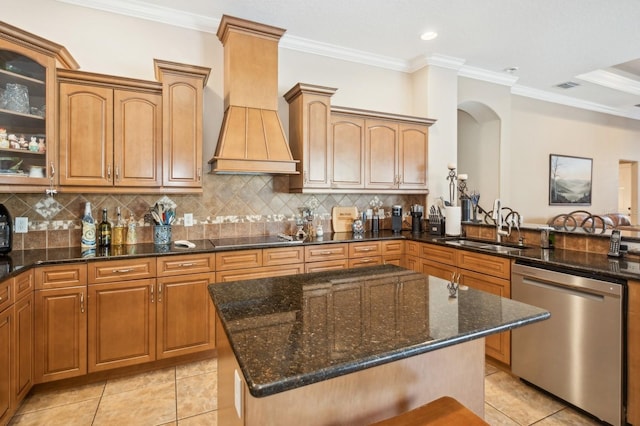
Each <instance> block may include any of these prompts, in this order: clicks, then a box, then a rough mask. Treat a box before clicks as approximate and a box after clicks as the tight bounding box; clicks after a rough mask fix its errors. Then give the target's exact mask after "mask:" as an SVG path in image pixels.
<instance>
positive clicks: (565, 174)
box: [549, 154, 593, 206]
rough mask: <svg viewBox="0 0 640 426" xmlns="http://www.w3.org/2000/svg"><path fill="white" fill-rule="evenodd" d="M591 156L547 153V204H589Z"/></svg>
mask: <svg viewBox="0 0 640 426" xmlns="http://www.w3.org/2000/svg"><path fill="white" fill-rule="evenodd" d="M592 167H593V160H592V159H591V158H583V157H570V156H566V155H556V154H551V155H549V205H551V206H590V205H591V190H592V187H591V177H592Z"/></svg>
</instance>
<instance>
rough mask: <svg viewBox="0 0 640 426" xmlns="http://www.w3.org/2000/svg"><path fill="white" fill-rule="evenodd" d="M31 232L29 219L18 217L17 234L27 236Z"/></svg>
mask: <svg viewBox="0 0 640 426" xmlns="http://www.w3.org/2000/svg"><path fill="white" fill-rule="evenodd" d="M28 230H29V218H28V217H16V224H15V232H16V234H26V233H27V231H28Z"/></svg>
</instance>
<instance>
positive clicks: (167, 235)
mask: <svg viewBox="0 0 640 426" xmlns="http://www.w3.org/2000/svg"><path fill="white" fill-rule="evenodd" d="M153 244H155V245H158V246H161V245H168V244H171V225H155V226H154V227H153Z"/></svg>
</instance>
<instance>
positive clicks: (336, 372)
mask: <svg viewBox="0 0 640 426" xmlns="http://www.w3.org/2000/svg"><path fill="white" fill-rule="evenodd" d="M550 316H551V314H550V313H549V312H544V313H540V314H536V315H531V316H528V317H524V318H522V319H520V320H518V321H515V322H512V323H509V324H505V325H501V326H496V327H491V328H485V329H479V330H476V331H474V332H471V333H464V334H460V335H457V336H455V337H453V338H448V339H439V340H429V341H425V342H424V343H422V344H417V345H413V346H410V347H406V348H403V349H401V350H392V351H389V352H386V353H381V354H377V355H375V356H368V357H364V358H362V359H358V360H356V361H350V362H345V363H343V364H340V365H335V366H330V367H325V368H322V369H319V370H317V371H314V372H312V373H307V374H303V375H297V376H290V377H286V378H283V379H281V380H277V381H274V382H271V383H267V384H260V385H258V384H256V383H255V382H254V381H253V380H252V379H251V375H250V374H249V371H248V369H247V368H246V366H245V365H244V362H242V360H238V365H239V366H240V369H241V370H242V373H243V376H244V377H245V379H246V380H247V388H248V389H249V393H250V394H251V395H252V396H253V397H256V398H263V397H266V396H270V395H275V394H277V393H280V392H285V391H288V390H292V389H297V388H299V387H301V386H306V385H310V384H313V383H318V382H321V381H324V380H328V379H333V378H336V377H340V376H344V375H347V374H350V373H354V372H357V371H362V370H365V369H368V368H371V367H376V366H379V365H383V364H386V363H390V362H393V361H398V360H401V359H405V358H409V357H412V356H415V355H421V354H424V353H427V352H432V351H435V350H438V349H442V348H446V347H449V346H454V345H457V344H460V343H465V342H469V341H471V340H475V339H480V338H483V337H486V336H489V335H492V334H496V333H501V332H504V331H508V330H513V329H514V328H518V327H522V326H525V325H528V324H533V323H536V322H539V321H543V320H545V319H547V318H549V317H550ZM221 321H222V325H223V328H224V329H225V332H226V333H227V336H230V335H232V333H229V331H228V329H227V327H226V322H225V321H224V320H223V319H222V320H221ZM229 343H230V345H231V348H232V350H233V351H234V352H236V350H235V348H234V342H233V338H230V342H229Z"/></svg>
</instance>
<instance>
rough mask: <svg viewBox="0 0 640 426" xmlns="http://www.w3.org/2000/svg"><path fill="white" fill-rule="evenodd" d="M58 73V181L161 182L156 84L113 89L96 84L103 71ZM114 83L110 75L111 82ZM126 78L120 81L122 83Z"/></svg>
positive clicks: (154, 184) (130, 184) (69, 183)
mask: <svg viewBox="0 0 640 426" xmlns="http://www.w3.org/2000/svg"><path fill="white" fill-rule="evenodd" d="M61 78H62V79H63V80H62V81H61V83H60V115H59V123H60V184H61V185H63V186H82V187H86V186H92V187H98V188H99V187H113V186H117V187H136V188H139V187H152V188H153V187H156V188H157V187H160V185H161V183H162V139H161V136H162V96H161V94H160V91H159V90H158V89H159V87H155V90H146V89H144V88H139V89H137V90H129V89H114V88H113V87H109V86H106V87H105V86H104V85H101V84H98V83H99V82H100V81H101V80H102V79H108V78H107V77H100V76H97V75H87V74H86V73H70V72H67V73H62V75H61ZM74 80H76V81H74ZM78 80H84V81H80V82H79V81H78ZM92 80H94V81H95V82H94V81H92ZM118 83H119V82H118V81H117V80H113V81H111V85H112V86H115V85H117V84H118ZM128 83H130V82H129V81H123V82H121V84H122V85H126V84H128ZM152 86H153V85H152ZM152 88H153V87H152Z"/></svg>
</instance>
